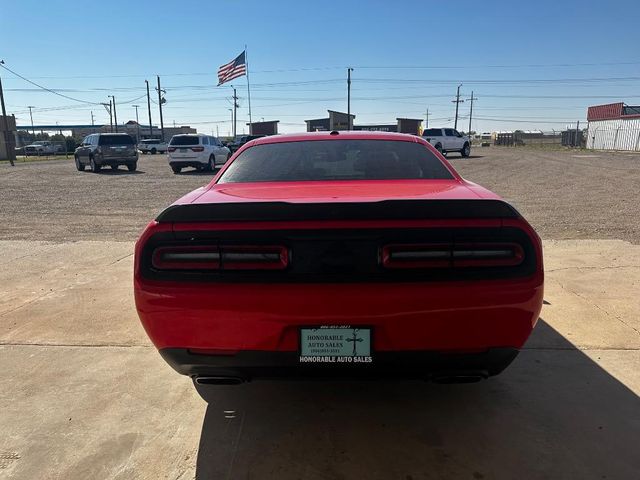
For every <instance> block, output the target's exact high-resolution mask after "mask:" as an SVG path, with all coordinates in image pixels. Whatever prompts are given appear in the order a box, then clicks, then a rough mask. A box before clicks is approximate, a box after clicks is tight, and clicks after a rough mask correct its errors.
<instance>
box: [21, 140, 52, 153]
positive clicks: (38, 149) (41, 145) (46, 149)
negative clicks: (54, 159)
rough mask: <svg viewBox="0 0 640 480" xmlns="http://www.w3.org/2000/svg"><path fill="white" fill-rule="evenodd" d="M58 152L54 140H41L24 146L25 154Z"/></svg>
mask: <svg viewBox="0 0 640 480" xmlns="http://www.w3.org/2000/svg"><path fill="white" fill-rule="evenodd" d="M54 153H56V146H55V145H54V144H53V142H50V141H47V140H39V141H37V142H33V143H32V144H30V145H27V146H26V147H24V154H25V155H27V156H29V155H53V154H54Z"/></svg>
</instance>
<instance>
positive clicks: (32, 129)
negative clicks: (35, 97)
mask: <svg viewBox="0 0 640 480" xmlns="http://www.w3.org/2000/svg"><path fill="white" fill-rule="evenodd" d="M27 108H28V109H29V117H31V133H32V134H33V135H35V134H36V131H35V130H34V128H33V112H32V111H31V109H32V108H36V107H34V106H33V105H29V106H28V107H27Z"/></svg>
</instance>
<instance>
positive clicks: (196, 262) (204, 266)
mask: <svg viewBox="0 0 640 480" xmlns="http://www.w3.org/2000/svg"><path fill="white" fill-rule="evenodd" d="M151 264H152V265H153V268H157V269H158V270H218V269H219V268H220V251H219V249H218V247H207V246H184V247H159V248H156V249H155V250H154V251H153V255H152V257H151Z"/></svg>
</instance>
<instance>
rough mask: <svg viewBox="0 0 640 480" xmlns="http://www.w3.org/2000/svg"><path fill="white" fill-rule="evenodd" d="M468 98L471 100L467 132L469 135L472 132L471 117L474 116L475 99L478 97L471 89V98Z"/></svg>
mask: <svg viewBox="0 0 640 480" xmlns="http://www.w3.org/2000/svg"><path fill="white" fill-rule="evenodd" d="M467 100H469V101H470V102H471V108H470V109H469V131H468V132H467V135H470V134H471V117H472V116H473V101H474V100H477V98H475V97H474V96H473V90H471V98H468V99H467Z"/></svg>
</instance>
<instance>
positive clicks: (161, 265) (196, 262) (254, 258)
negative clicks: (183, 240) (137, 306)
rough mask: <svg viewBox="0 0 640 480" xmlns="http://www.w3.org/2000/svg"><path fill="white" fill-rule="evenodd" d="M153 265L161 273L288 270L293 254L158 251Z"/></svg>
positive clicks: (237, 248)
mask: <svg viewBox="0 0 640 480" xmlns="http://www.w3.org/2000/svg"><path fill="white" fill-rule="evenodd" d="M151 263H152V265H153V267H154V268H155V269H157V270H284V269H285V268H287V265H288V264H289V251H288V250H287V248H286V247H283V246H280V245H220V246H172V247H158V248H156V249H155V250H154V251H153V254H152V257H151Z"/></svg>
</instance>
